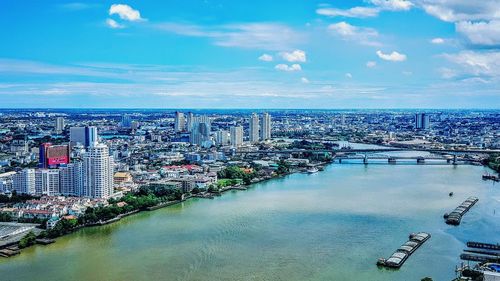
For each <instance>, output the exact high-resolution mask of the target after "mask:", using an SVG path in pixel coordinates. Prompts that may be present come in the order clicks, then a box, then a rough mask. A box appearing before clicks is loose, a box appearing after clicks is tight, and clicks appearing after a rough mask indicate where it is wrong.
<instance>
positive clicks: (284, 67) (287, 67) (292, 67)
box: [274, 63, 302, 72]
mask: <svg viewBox="0 0 500 281" xmlns="http://www.w3.org/2000/svg"><path fill="white" fill-rule="evenodd" d="M274 68H275V69H276V70H280V71H286V72H293V71H300V70H302V67H301V66H300V64H296V63H294V64H292V65H288V64H284V63H280V64H277V65H276V66H275V67H274Z"/></svg>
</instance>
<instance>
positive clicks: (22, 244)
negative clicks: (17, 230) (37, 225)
mask: <svg viewBox="0 0 500 281" xmlns="http://www.w3.org/2000/svg"><path fill="white" fill-rule="evenodd" d="M35 243H36V235H35V233H33V231H30V232H28V233H27V234H26V235H24V237H23V238H21V240H20V241H19V248H21V249H22V248H26V247H29V246H31V245H35Z"/></svg>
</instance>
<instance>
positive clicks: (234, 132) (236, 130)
mask: <svg viewBox="0 0 500 281" xmlns="http://www.w3.org/2000/svg"><path fill="white" fill-rule="evenodd" d="M229 131H230V139H231V145H232V146H234V147H239V146H241V145H242V144H243V127H242V126H234V127H231V128H230V129H229Z"/></svg>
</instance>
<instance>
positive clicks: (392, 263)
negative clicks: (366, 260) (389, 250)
mask: <svg viewBox="0 0 500 281" xmlns="http://www.w3.org/2000/svg"><path fill="white" fill-rule="evenodd" d="M429 238H431V235H430V234H429V233H426V232H418V233H411V234H410V235H409V237H408V239H409V240H408V241H407V242H406V243H404V244H403V245H401V247H399V248H398V249H397V250H396V251H395V252H394V253H393V254H392V255H391V256H390V257H389V258H388V259H385V258H380V259H378V261H377V265H378V266H384V267H390V268H400V267H401V266H402V265H403V264H404V263H405V261H406V260H407V259H408V258H409V257H410V255H411V254H413V253H414V252H415V251H416V250H417V249H418V248H419V247H420V246H422V244H424V243H425V241H427V240H429Z"/></svg>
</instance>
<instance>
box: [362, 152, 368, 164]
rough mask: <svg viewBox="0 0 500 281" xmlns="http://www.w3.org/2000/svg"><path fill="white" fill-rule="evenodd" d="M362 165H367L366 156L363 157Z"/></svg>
mask: <svg viewBox="0 0 500 281" xmlns="http://www.w3.org/2000/svg"><path fill="white" fill-rule="evenodd" d="M363 164H365V165H366V164H368V157H367V156H366V154H365V157H364V158H363Z"/></svg>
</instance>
